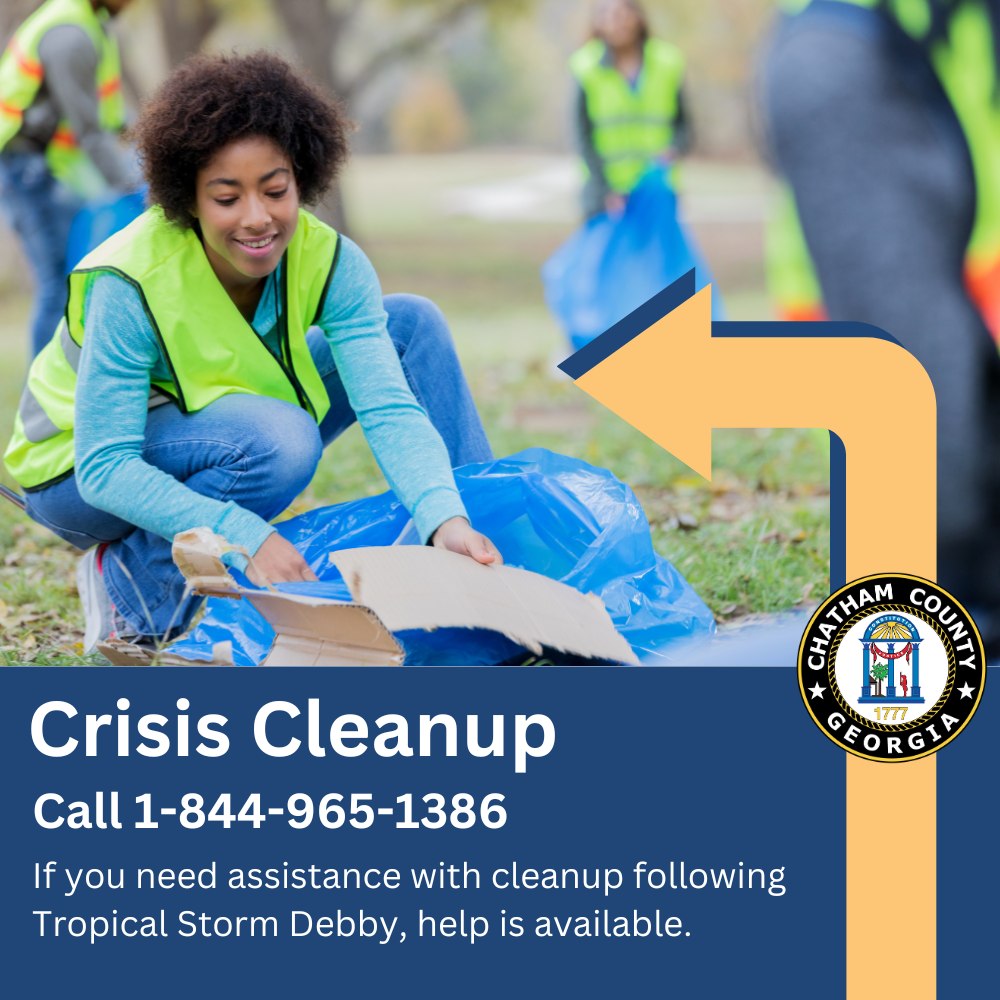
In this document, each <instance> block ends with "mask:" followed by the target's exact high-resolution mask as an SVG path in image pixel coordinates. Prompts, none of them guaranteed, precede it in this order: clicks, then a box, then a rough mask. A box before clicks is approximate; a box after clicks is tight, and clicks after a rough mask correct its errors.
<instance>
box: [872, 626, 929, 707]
mask: <svg viewBox="0 0 1000 1000" xmlns="http://www.w3.org/2000/svg"><path fill="white" fill-rule="evenodd" d="M859 642H860V643H861V644H862V646H864V652H863V654H862V658H861V697H860V698H859V699H858V700H859V701H860V702H861V703H862V704H877V705H887V704H888V705H895V704H902V705H911V704H921V703H923V700H924V699H923V697H922V695H921V694H920V643H921V642H923V640H922V639H921V638H920V634H919V633H918V632H917V627H916V625H914V624H913V622H912V621H911V620H910V619H909V618H904V617H903V615H897V614H889V615H879V617H878V618H876V619H875V620H874V621H872V622H870V623H869V624H868V627H867V628H866V629H865V634H864V637H863V638H862V639H860V640H859ZM897 660H905V663H906V665H907V666H908V667H910V669H911V672H912V675H913V679H912V682H911V683H910V684H906V679H905V677H903V678H902V679H903V693H902V694H897V685H896V668H897V662H896V661H897ZM900 666H901V665H900ZM883 671H884V672H883ZM883 678H884V679H885V681H886V686H885V694H882V693H881V686H882V679H883ZM873 687H874V688H875V690H876V691H877V692H878V693H873Z"/></svg>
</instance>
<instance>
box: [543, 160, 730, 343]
mask: <svg viewBox="0 0 1000 1000" xmlns="http://www.w3.org/2000/svg"><path fill="white" fill-rule="evenodd" d="M692 268H694V270H695V274H696V284H697V287H698V288H704V287H705V285H707V284H709V283H710V282H711V280H712V279H711V275H710V274H709V271H708V267H707V265H706V264H705V262H704V261H703V260H702V258H701V255H700V254H699V252H698V250H697V248H696V247H695V245H694V242H693V241H692V239H691V237H690V235H689V234H688V233H687V232H686V231H685V229H684V227H683V226H682V225H681V223H680V220H679V219H678V218H677V195H676V194H675V193H674V190H673V188H672V187H671V186H670V182H669V181H668V179H667V173H666V171H665V170H664V168H663V167H651V168H650V169H649V170H648V171H647V172H646V173H645V174H644V175H643V177H642V179H641V180H640V181H639V183H638V185H637V186H636V188H635V190H633V192H632V194H631V195H629V197H628V201H627V202H626V205H625V211H624V212H623V213H622V214H621V215H619V216H612V215H609V214H608V213H606V212H604V213H602V214H601V215H597V216H594V218H592V219H590V220H588V221H587V222H586V223H584V225H583V227H582V228H581V229H579V230H577V232H576V233H574V234H573V236H571V237H570V239H569V240H568V241H567V242H566V243H564V244H563V245H562V246H561V247H560V248H559V249H558V250H557V251H556V252H555V253H554V254H553V255H552V256H551V257H550V258H549V259H548V260H547V261H546V262H545V264H544V265H543V267H542V283H543V285H544V286H545V299H546V301H547V302H548V304H549V308H550V309H551V310H552V312H553V313H554V315H555V317H556V319H558V320H559V323H560V324H561V326H562V327H563V329H564V330H565V331H566V335H567V336H568V337H569V339H570V343H571V344H572V346H573V350H575V351H576V350H579V349H580V348H581V347H583V346H584V345H585V344H589V343H590V341H592V340H593V339H594V338H595V337H597V336H599V335H600V334H602V333H604V331H605V330H607V329H608V328H609V327H612V326H614V324H615V323H617V322H618V321H619V320H620V319H622V318H624V317H625V316H627V315H628V314H629V313H630V312H632V310H633V309H638V308H639V306H641V305H642V304H643V303H644V302H646V301H647V300H648V299H650V298H651V297H652V296H653V295H655V294H656V293H657V292H659V291H661V290H662V289H664V288H666V287H667V285H669V284H671V283H672V282H674V281H676V280H677V278H679V277H681V275H684V274H687V272H688V271H690V270H691V269H692ZM712 312H713V314H714V316H715V318H716V319H722V318H723V316H722V299H721V296H720V295H719V293H718V290H717V288H716V287H715V286H713V289H712Z"/></svg>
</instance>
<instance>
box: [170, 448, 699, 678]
mask: <svg viewBox="0 0 1000 1000" xmlns="http://www.w3.org/2000/svg"><path fill="white" fill-rule="evenodd" d="M455 480H456V482H457V483H458V488H459V491H460V492H461V494H462V499H463V501H464V502H465V505H466V507H467V508H468V511H469V514H470V516H471V518H472V521H473V523H474V524H475V525H476V527H477V528H479V529H480V530H481V531H483V532H485V533H486V534H487V535H489V537H490V538H491V539H492V540H493V541H494V542H495V543H496V545H497V547H498V548H499V549H500V551H501V552H502V553H503V556H504V559H505V560H506V562H507V563H508V564H509V565H512V566H518V567H521V568H523V569H530V570H534V571H535V572H536V573H541V574H543V575H544V576H548V577H550V578H552V579H554V580H560V581H562V582H563V583H565V584H568V585H569V586H571V587H575V588H576V589H577V590H580V591H582V592H584V593H594V594H596V595H597V596H598V597H599V598H600V599H601V600H602V601H603V602H604V605H605V607H606V608H607V610H608V614H609V615H610V616H611V620H612V622H613V623H614V625H615V628H616V629H617V630H618V631H619V633H621V635H622V636H624V638H625V640H626V641H627V642H628V643H629V645H630V646H631V647H632V649H633V651H634V652H635V654H636V656H637V657H638V658H639V660H640V661H642V662H646V663H657V662H663V661H664V654H665V651H666V650H667V648H668V647H669V646H670V645H671V644H672V643H673V642H674V641H675V640H678V639H687V638H691V637H693V636H696V635H707V634H708V633H709V632H711V631H712V630H713V629H714V627H715V626H714V622H713V619H712V614H711V612H710V611H709V610H708V608H707V607H706V605H705V603H704V602H703V601H702V600H701V598H700V597H699V596H698V595H697V594H696V593H695V592H694V590H693V589H692V588H691V586H690V584H689V583H688V582H687V581H686V580H685V579H684V578H683V577H682V576H681V574H680V573H678V572H677V570H676V569H674V567H673V566H671V564H670V563H669V562H668V561H667V560H666V559H664V558H663V557H661V556H659V555H657V554H656V552H655V551H654V550H653V543H652V538H651V537H650V532H649V523H648V522H647V520H646V516H645V514H644V513H643V510H642V507H641V506H640V504H639V501H638V500H637V499H636V497H635V494H634V493H633V492H632V490H631V489H630V488H629V487H628V486H626V485H625V484H624V483H622V482H620V481H619V480H618V479H616V478H615V477H614V476H613V475H612V474H611V473H610V472H608V471H606V470H604V469H597V468H594V467H593V466H591V465H588V464H587V463H586V462H582V461H580V460H578V459H574V458H569V457H567V456H565V455H558V454H555V453H553V452H550V451H546V450H544V449H542V448H532V449H529V450H527V451H522V452H519V453H518V454H516V455H512V456H510V457H509V458H502V459H497V460H495V461H493V462H484V463H481V464H477V465H467V466H465V467H463V468H461V469H457V470H456V472H455ZM278 530H279V531H280V532H281V534H282V535H284V537H285V538H287V539H289V541H291V542H292V543H293V544H294V545H295V546H296V547H297V548H298V549H299V550H300V551H301V552H302V554H303V556H304V557H305V558H306V560H307V561H308V562H309V564H310V566H311V567H312V569H313V570H314V572H315V573H316V575H317V576H318V577H319V578H320V582H319V583H308V584H295V585H282V586H281V588H280V589H294V591H295V592H296V593H308V594H314V595H319V596H323V597H329V598H332V599H335V600H344V601H349V600H351V596H350V593H349V591H348V589H347V586H346V584H345V583H344V581H343V579H342V578H341V577H340V574H339V573H338V572H337V570H336V568H335V567H334V566H333V564H332V563H330V561H329V559H328V555H329V553H330V552H333V551H335V550H337V549H346V548H356V547H359V546H365V545H392V544H397V543H398V544H419V539H418V538H417V535H416V532H415V531H414V530H413V527H412V524H411V523H410V519H409V515H408V514H407V512H406V510H405V508H403V506H402V505H401V504H400V503H399V501H398V500H396V498H395V497H394V496H393V494H392V493H383V494H381V495H380V496H376V497H367V498H365V499H363V500H353V501H350V502H348V503H342V504H337V505H336V506H333V507H324V508H321V509H319V510H314V511H311V512H309V513H308V514H303V515H301V516H299V517H296V518H293V519H292V520H289V521H285V522H283V523H281V524H279V525H278ZM240 582H241V583H244V584H245V585H247V586H250V584H249V583H247V582H246V581H245V580H244V579H242V578H241V579H240ZM397 638H398V639H399V640H400V641H401V642H402V644H403V647H404V649H405V651H406V663H407V664H413V665H418V664H462V665H476V664H495V663H504V662H509V661H516V660H517V659H518V657H519V655H520V656H521V657H522V658H523V655H524V651H523V650H522V649H521V647H519V646H517V645H516V644H515V643H513V642H511V641H510V640H508V639H506V638H504V637H503V636H502V635H499V634H497V633H493V632H488V631H484V630H475V629H438V630H436V631H433V632H426V631H407V632H402V633H399V634H397ZM273 639H274V633H273V631H272V630H271V628H270V626H269V625H268V624H267V622H266V621H265V620H264V618H263V617H262V616H261V615H260V614H259V613H258V612H257V611H255V610H254V609H253V607H252V606H251V605H250V604H249V602H247V601H236V600H228V599H226V598H213V599H212V600H210V601H209V602H208V606H207V608H206V613H205V617H204V618H203V619H202V621H201V623H200V624H199V625H198V626H197V627H196V628H195V629H194V630H193V631H192V633H191V634H190V635H189V636H188V637H186V638H184V639H181V640H179V641H178V642H176V643H174V644H173V645H172V646H171V647H170V652H172V653H177V654H179V655H181V656H184V657H187V658H188V659H194V660H209V659H211V657H212V646H213V645H214V644H215V643H219V642H225V641H231V642H232V644H233V660H234V662H235V663H236V664H237V665H242V666H245V665H256V664H258V663H260V662H261V661H262V660H263V659H264V657H265V656H266V655H267V653H268V650H269V649H270V646H271V643H272V641H273Z"/></svg>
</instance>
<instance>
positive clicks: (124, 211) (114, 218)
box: [66, 188, 146, 273]
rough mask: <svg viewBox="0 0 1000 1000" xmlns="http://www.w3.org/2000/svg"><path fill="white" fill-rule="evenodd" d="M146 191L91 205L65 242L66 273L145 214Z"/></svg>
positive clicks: (82, 210)
mask: <svg viewBox="0 0 1000 1000" xmlns="http://www.w3.org/2000/svg"><path fill="white" fill-rule="evenodd" d="M145 201H146V189H145V188H142V189H141V190H139V191H133V192H132V193H131V194H123V195H109V196H108V197H107V198H103V199H100V200H96V201H91V202H88V203H87V204H86V205H84V206H83V208H81V209H80V211H79V212H77V213H76V216H75V217H74V218H73V224H72V225H71V226H70V230H69V237H68V239H67V240H66V270H67V273H69V272H70V271H72V270H73V268H74V267H76V265H77V264H79V263H80V261H81V260H83V258H84V257H86V256H87V254H88V253H90V251H91V250H93V249H94V248H95V247H98V246H100V245H101V244H102V243H103V242H104V241H105V240H106V239H107V238H108V237H109V236H113V235H114V234H115V233H117V232H118V230H119V229H124V228H125V227H126V226H127V225H128V224H129V223H130V222H132V221H133V220H134V219H138V218H139V216H140V215H142V213H143V212H144V211H145V208H146V206H145Z"/></svg>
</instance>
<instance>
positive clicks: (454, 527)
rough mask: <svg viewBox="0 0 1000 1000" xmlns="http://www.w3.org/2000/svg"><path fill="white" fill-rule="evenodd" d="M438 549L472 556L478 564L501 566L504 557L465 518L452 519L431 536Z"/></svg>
mask: <svg viewBox="0 0 1000 1000" xmlns="http://www.w3.org/2000/svg"><path fill="white" fill-rule="evenodd" d="M431 544H432V545H433V546H434V548H436V549H447V550H448V551H449V552H457V553H458V554H459V555H461V556H470V557H471V558H472V559H475V560H476V562H478V563H484V564H486V565H489V564H492V565H494V566H500V565H502V564H503V556H502V555H500V553H499V552H498V551H497V547H496V546H495V545H494V544H493V543H492V542H491V541H490V540H489V539H488V538H487V537H486V536H485V535H484V534H482V532H479V531H476V529H475V528H473V527H472V525H471V524H469V522H468V521H467V520H466V519H465V518H464V517H450V518H448V520H447V521H445V522H444V523H443V524H441V525H440V526H439V527H438V529H437V531H435V532H434V534H433V535H432V536H431Z"/></svg>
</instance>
